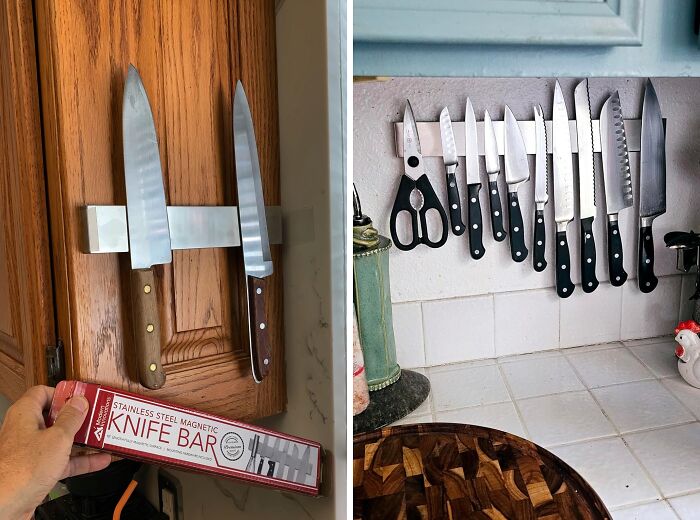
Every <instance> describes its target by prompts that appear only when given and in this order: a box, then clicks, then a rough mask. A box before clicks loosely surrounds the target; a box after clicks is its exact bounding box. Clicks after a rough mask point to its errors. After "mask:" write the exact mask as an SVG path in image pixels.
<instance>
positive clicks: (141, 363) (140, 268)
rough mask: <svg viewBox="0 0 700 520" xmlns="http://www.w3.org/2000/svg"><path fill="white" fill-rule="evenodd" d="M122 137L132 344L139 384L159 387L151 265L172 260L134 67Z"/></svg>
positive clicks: (156, 158)
mask: <svg viewBox="0 0 700 520" xmlns="http://www.w3.org/2000/svg"><path fill="white" fill-rule="evenodd" d="M122 133H123V146H124V179H125V183H126V215H127V225H128V230H129V253H130V255H131V269H132V271H131V304H132V317H133V327H134V344H135V346H136V356H137V362H138V371H139V380H140V381H141V384H142V385H143V386H145V387H146V388H152V389H156V388H160V387H162V386H163V384H165V372H164V371H163V365H162V363H161V359H160V318H159V315H158V299H157V296H156V294H157V292H158V291H156V288H155V283H154V282H155V280H154V278H155V277H154V273H153V266H154V265H157V264H169V263H170V262H172V251H171V249H170V228H169V226H168V211H167V206H166V203H165V188H164V187H163V173H162V170H161V166H160V153H159V152H158V138H157V136H156V128H155V124H154V122H153V113H152V112H151V105H150V103H149V102H148V96H147V95H146V89H145V88H144V86H143V82H142V81H141V77H140V76H139V73H138V71H137V70H136V68H135V67H134V66H133V65H129V72H128V75H127V78H126V84H125V86H124V100H123V105H122Z"/></svg>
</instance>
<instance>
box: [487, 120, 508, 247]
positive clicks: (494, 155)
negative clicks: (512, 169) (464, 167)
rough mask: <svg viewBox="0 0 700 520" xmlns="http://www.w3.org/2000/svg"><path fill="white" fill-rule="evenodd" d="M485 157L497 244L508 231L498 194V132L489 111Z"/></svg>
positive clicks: (499, 169) (492, 221)
mask: <svg viewBox="0 0 700 520" xmlns="http://www.w3.org/2000/svg"><path fill="white" fill-rule="evenodd" d="M484 152H485V153H484V155H485V160H486V174H487V175H488V176H489V206H490V209H491V231H492V232H493V239H494V240H495V241H496V242H502V241H503V240H505V239H506V230H505V229H504V228H503V209H502V208H501V195H500V193H499V192H498V174H499V173H501V163H500V161H499V159H498V145H497V143H496V132H495V131H494V129H493V122H492V121H491V116H490V115H489V111H488V110H486V111H484Z"/></svg>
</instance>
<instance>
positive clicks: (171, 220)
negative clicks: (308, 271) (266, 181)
mask: <svg viewBox="0 0 700 520" xmlns="http://www.w3.org/2000/svg"><path fill="white" fill-rule="evenodd" d="M265 209H266V216H267V226H268V233H269V236H270V243H271V244H281V243H282V208H281V207H280V206H267V207H266V208H265ZM82 212H83V221H84V236H83V244H82V250H83V252H85V253H124V252H127V251H129V233H128V231H127V222H126V207H125V206H94V205H90V206H84V207H83V208H82ZM168 226H169V228H170V245H171V249H173V250H177V249H203V248H207V247H238V246H240V245H241V233H240V228H239V224H238V207H237V206H168Z"/></svg>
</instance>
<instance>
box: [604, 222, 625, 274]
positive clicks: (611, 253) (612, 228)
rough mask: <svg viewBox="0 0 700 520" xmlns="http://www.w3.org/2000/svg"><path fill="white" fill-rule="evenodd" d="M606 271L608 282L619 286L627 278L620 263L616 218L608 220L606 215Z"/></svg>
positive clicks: (619, 243)
mask: <svg viewBox="0 0 700 520" xmlns="http://www.w3.org/2000/svg"><path fill="white" fill-rule="evenodd" d="M608 272H609V273H610V284H611V285H613V286H614V287H620V286H621V285H622V284H623V283H625V281H626V280H627V273H626V272H625V268H624V266H623V263H622V237H620V228H619V227H618V224H617V218H615V220H610V217H608Z"/></svg>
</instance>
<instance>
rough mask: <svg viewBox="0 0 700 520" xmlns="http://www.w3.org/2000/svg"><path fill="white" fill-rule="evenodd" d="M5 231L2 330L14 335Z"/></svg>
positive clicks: (0, 276)
mask: <svg viewBox="0 0 700 520" xmlns="http://www.w3.org/2000/svg"><path fill="white" fill-rule="evenodd" d="M3 160H4V159H3ZM3 169H4V167H3ZM0 190H2V188H0ZM0 200H5V194H4V190H2V191H0ZM3 205H4V203H3ZM4 231H5V230H2V232H0V332H4V333H5V334H6V335H8V336H12V332H13V328H12V305H11V304H10V271H9V267H8V265H7V263H8V262H7V260H8V259H7V248H6V247H5V232H4Z"/></svg>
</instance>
